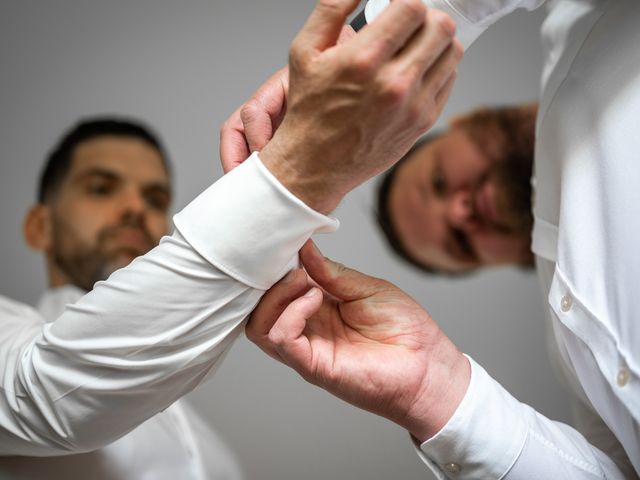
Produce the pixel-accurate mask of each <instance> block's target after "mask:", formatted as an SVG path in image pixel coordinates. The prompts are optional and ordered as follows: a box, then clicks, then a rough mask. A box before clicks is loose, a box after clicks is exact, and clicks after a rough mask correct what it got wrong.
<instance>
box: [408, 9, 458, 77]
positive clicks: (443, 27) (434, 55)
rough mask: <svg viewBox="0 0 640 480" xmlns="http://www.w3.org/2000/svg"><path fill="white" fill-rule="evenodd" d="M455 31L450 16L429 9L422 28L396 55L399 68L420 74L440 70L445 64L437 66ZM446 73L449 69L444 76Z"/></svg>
mask: <svg viewBox="0 0 640 480" xmlns="http://www.w3.org/2000/svg"><path fill="white" fill-rule="evenodd" d="M455 31H456V25H455V22H454V21H453V20H452V19H451V17H449V16H448V15H446V14H445V13H443V12H441V11H439V10H429V12H428V13H427V16H426V22H425V23H424V25H423V26H422V28H420V30H418V31H417V32H416V34H415V35H414V36H413V37H412V38H411V40H410V41H409V42H408V43H407V45H406V47H405V48H404V49H403V50H402V52H401V53H400V54H399V55H398V63H399V64H400V68H401V69H409V70H414V69H415V70H416V72H417V73H418V74H419V75H420V76H423V75H424V74H425V72H430V71H432V70H438V71H440V70H442V69H443V68H445V66H439V67H438V64H439V62H440V57H441V56H442V55H443V52H446V51H447V50H448V48H449V47H450V46H451V44H452V41H453V36H454V34H455ZM458 60H459V58H458ZM403 67H404V68H403ZM448 73H450V71H449V72H447V75H446V76H448ZM446 76H445V78H446Z"/></svg>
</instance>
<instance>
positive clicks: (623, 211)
mask: <svg viewBox="0 0 640 480" xmlns="http://www.w3.org/2000/svg"><path fill="white" fill-rule="evenodd" d="M387 3H388V0H370V2H369V4H368V5H367V7H366V8H367V10H366V13H367V20H372V19H373V18H374V16H375V15H376V14H377V13H378V12H379V11H380V10H381V9H382V8H384V6H385V5H386V4H387ZM426 3H427V4H429V5H431V6H433V7H436V8H439V9H442V10H445V11H446V12H447V13H449V14H450V15H451V16H452V17H453V18H454V19H455V20H456V22H457V25H458V35H459V37H460V38H461V39H462V41H463V43H464V44H465V46H468V45H469V44H470V43H471V42H472V41H473V40H474V39H475V38H476V37H477V36H478V35H479V34H480V33H482V31H483V30H484V29H486V28H487V27H488V26H489V25H490V24H491V23H493V22H495V21H496V20H498V19H499V18H501V17H502V16H504V15H506V14H508V13H510V12H511V11H513V10H514V9H516V8H519V7H525V8H530V9H531V8H535V7H536V6H538V5H539V4H540V3H542V2H541V1H538V0H475V1H472V0H426ZM542 38H543V44H544V48H545V65H544V70H543V73H542V85H541V87H542V93H541V101H540V109H539V113H538V121H537V139H536V155H535V156H536V163H535V171H536V175H535V176H536V178H535V202H534V205H535V206H534V218H535V223H534V230H533V244H532V248H533V251H534V253H535V254H536V261H537V264H538V271H539V275H540V280H541V284H542V286H543V292H545V294H546V295H547V301H548V305H549V315H550V320H551V322H552V325H553V332H554V337H555V343H556V348H557V350H558V351H559V354H560V357H561V359H562V363H563V369H564V370H565V371H566V372H568V374H569V376H570V378H572V381H571V382H570V384H571V385H573V386H574V390H575V393H576V395H578V396H579V397H580V398H581V405H582V409H583V417H586V416H589V415H591V417H590V419H589V421H585V422H583V423H584V424H589V425H586V427H585V434H586V435H587V437H585V436H584V435H583V434H581V433H579V432H578V431H576V430H574V429H573V428H571V427H569V426H567V425H564V424H561V423H558V422H553V421H551V420H549V419H548V418H546V417H544V416H543V415H541V414H539V413H538V412H536V411H535V410H533V409H532V408H530V407H529V406H527V405H525V404H522V403H520V402H519V401H517V400H516V399H515V398H513V397H512V396H511V395H510V394H509V393H508V392H507V391H506V390H504V389H503V388H502V387H501V386H500V385H499V384H498V383H497V382H495V381H494V380H493V379H492V378H491V377H490V376H489V375H488V374H487V373H486V372H485V371H484V370H483V369H482V368H481V367H480V366H479V365H477V364H476V363H475V362H473V361H472V360H471V365H472V376H471V384H470V386H469V389H468V391H467V393H466V395H465V397H464V399H463V401H462V403H461V405H460V406H459V408H458V409H457V411H456V412H455V414H454V416H453V417H452V418H451V420H450V421H449V422H448V423H447V425H445V427H444V428H443V429H442V431H440V432H439V433H438V434H436V435H435V436H434V437H433V438H431V439H429V440H428V441H426V442H424V443H423V444H422V445H421V447H420V448H421V451H422V456H423V459H424V460H425V462H426V463H427V464H428V465H429V466H430V467H431V469H432V471H433V472H434V473H435V474H436V476H437V477H438V478H446V477H449V478H461V479H462V478H464V479H480V478H482V479H500V478H506V479H547V478H554V479H555V478H563V479H564V478H571V479H574V478H575V479H582V478H584V479H592V478H593V479H596V478H602V479H604V478H608V479H613V478H616V479H618V478H636V477H637V472H640V381H639V374H640V313H639V312H640V295H639V294H638V292H639V290H638V289H639V285H640V247H639V245H640V244H639V243H638V242H639V240H638V239H639V238H640V188H639V187H638V183H639V182H640V161H638V152H639V151H640V135H638V132H637V129H638V125H639V124H640V60H639V59H640V54H639V53H638V48H640V3H638V2H637V1H634V0H603V1H599V0H591V1H584V0H563V1H557V2H554V3H553V5H552V6H551V8H550V12H549V15H548V17H547V19H546V20H545V23H544V25H543V28H542ZM590 412H597V415H594V414H592V413H590ZM598 416H599V417H600V419H601V420H600V419H598ZM611 432H613V434H611ZM596 445H597V446H598V447H599V448H597V447H596ZM602 450H605V451H604V452H603V451H602ZM625 453H626V454H625ZM634 469H635V472H634Z"/></svg>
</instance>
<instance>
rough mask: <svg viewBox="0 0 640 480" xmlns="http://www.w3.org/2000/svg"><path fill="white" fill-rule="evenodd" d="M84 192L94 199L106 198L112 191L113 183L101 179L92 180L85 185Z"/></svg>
mask: <svg viewBox="0 0 640 480" xmlns="http://www.w3.org/2000/svg"><path fill="white" fill-rule="evenodd" d="M85 188H86V192H87V193H88V194H89V195H92V196H95V197H106V196H108V195H111V193H113V190H114V185H113V182H110V181H108V180H103V179H93V180H91V181H89V182H87V184H86V187H85Z"/></svg>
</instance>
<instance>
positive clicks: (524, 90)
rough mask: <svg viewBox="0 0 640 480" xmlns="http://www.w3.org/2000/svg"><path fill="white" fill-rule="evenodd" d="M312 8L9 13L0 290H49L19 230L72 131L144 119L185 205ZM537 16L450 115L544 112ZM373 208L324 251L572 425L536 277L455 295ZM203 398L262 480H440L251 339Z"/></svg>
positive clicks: (103, 6)
mask: <svg viewBox="0 0 640 480" xmlns="http://www.w3.org/2000/svg"><path fill="white" fill-rule="evenodd" d="M313 5H314V2H313V0H297V1H293V0H271V1H256V0H252V1H249V0H218V1H209V2H205V1H195V0H194V1H182V2H177V1H173V2H169V1H166V0H163V1H159V0H135V1H122V0H119V1H114V0H111V1H108V2H98V1H87V0H52V1H48V2H34V1H30V0H2V3H1V4H0V119H1V124H0V158H1V164H0V165H1V170H0V172H1V174H0V218H2V228H1V229H0V243H1V244H2V247H3V251H2V255H1V257H0V271H1V272H2V275H0V293H2V294H3V295H7V296H10V297H13V298H16V299H19V300H22V301H25V302H34V301H35V300H36V298H37V297H38V295H39V293H40V292H41V290H42V289H43V288H44V286H45V282H44V270H43V262H42V260H41V258H40V257H38V256H37V255H34V254H33V253H31V252H29V251H28V250H27V249H26V247H25V246H24V245H23V242H22V237H21V222H22V215H23V214H24V212H25V210H26V208H27V207H28V206H29V204H30V203H31V202H32V200H33V197H34V190H35V179H36V176H37V174H38V171H39V168H40V166H41V163H42V160H43V157H44V155H45V153H46V152H47V151H48V150H49V149H50V147H51V146H52V144H53V142H54V141H55V140H56V139H57V138H58V137H59V135H60V133H61V132H62V130H64V129H66V128H67V127H68V126H69V125H70V124H71V123H72V122H74V121H75V120H76V119H77V118H78V117H80V116H85V115H90V114H96V113H119V114H129V115H133V116H135V117H139V118H142V119H145V120H147V121H148V122H150V123H151V124H152V125H153V126H155V127H156V129H157V130H158V132H159V133H160V134H161V135H162V137H163V138H164V140H165V141H166V144H167V146H168V150H169V152H170V155H171V157H172V159H173V161H174V163H175V165H176V170H177V175H176V187H177V198H176V202H175V208H176V209H179V208H180V207H181V206H183V205H185V204H186V203H187V202H188V201H189V200H190V199H191V198H193V197H194V196H195V195H196V194H197V193H198V192H199V191H201V190H203V189H204V188H205V187H206V186H207V185H208V184H209V183H210V182H212V181H214V180H215V179H216V178H218V177H219V175H220V174H221V169H220V167H219V165H218V153H217V152H218V128H219V125H220V124H221V123H222V122H223V121H224V119H225V118H226V117H227V116H228V115H229V114H230V113H231V112H232V111H233V110H234V109H235V108H236V107H237V106H238V105H239V104H240V103H241V102H242V101H243V100H244V99H246V98H247V97H248V95H249V94H250V93H251V92H252V91H253V90H254V89H255V88H256V87H257V86H258V85H259V84H260V83H261V81H262V80H263V79H265V78H266V77H267V76H268V75H270V74H271V73H272V72H273V71H275V70H276V69H277V68H278V67H280V66H281V65H283V64H284V62H285V61H286V52H287V47H288V44H289V42H290V40H291V39H292V37H293V35H294V34H295V32H296V31H297V30H298V28H299V27H300V26H301V25H302V23H303V21H304V19H305V18H306V17H307V15H308V13H309V12H310V11H311V9H312V8H313ZM543 16H544V12H543V11H537V12H534V13H516V14H514V15H512V16H511V17H510V18H508V19H506V20H503V21H502V22H500V23H499V24H498V25H496V26H495V27H494V28H492V29H491V30H490V31H489V32H488V33H486V34H485V35H484V36H483V37H482V38H481V39H480V40H478V41H477V42H476V44H475V45H474V46H473V47H472V48H471V49H470V50H469V51H468V52H467V54H466V57H465V59H464V60H463V62H462V66H461V68H460V74H459V80H458V82H457V86H456V88H455V90H454V93H453V96H452V98H451V101H450V103H449V106H448V108H447V110H446V111H445V114H444V118H446V117H447V116H449V115H451V114H454V113H458V112H462V111H465V110H467V109H469V108H472V107H474V106H477V105H478V104H495V103H510V102H518V101H528V100H531V99H534V98H536V96H537V91H538V79H539V72H540V68H541V52H540V45H539V40H538V30H539V25H540V22H541V20H542V18H543ZM371 210H372V185H371V183H370V184H367V185H365V186H363V187H362V188H360V189H359V190H357V191H356V192H354V193H352V194H351V196H350V197H349V198H348V199H347V200H346V201H345V202H344V204H343V205H342V206H341V207H340V208H339V210H338V211H337V212H336V215H337V217H339V218H340V220H341V221H342V227H341V229H340V231H339V232H338V233H336V234H334V235H331V236H324V237H321V238H319V239H318V241H319V243H320V245H321V247H322V248H323V250H324V251H325V253H326V254H328V255H329V256H332V257H334V258H335V259H338V260H340V261H341V262H343V263H345V264H347V265H349V266H352V267H355V268H357V269H359V270H362V271H364V272H367V273H370V274H373V275H376V276H381V277H384V278H387V279H389V280H391V281H393V282H395V283H396V284H398V285H399V286H400V287H402V288H403V289H405V290H406V291H407V292H409V293H410V294H411V295H412V296H413V297H414V298H416V299H417V300H418V301H420V302H421V303H422V304H423V305H424V306H425V307H427V308H428V309H429V311H430V312H431V313H432V315H433V316H434V317H435V318H436V319H437V320H438V321H439V322H440V323H441V325H442V326H443V328H444V330H445V331H446V332H447V333H448V334H449V335H450V336H451V338H452V339H453V340H454V341H455V342H456V343H457V344H458V345H459V347H460V348H461V349H462V350H463V351H465V352H467V353H469V354H470V355H472V356H473V357H474V358H475V359H476V360H478V361H479V362H480V363H481V364H483V365H484V366H485V368H486V369H487V370H488V371H489V372H490V373H491V374H492V375H494V377H495V378H497V379H498V380H499V381H501V382H502V383H503V385H505V386H506V387H507V388H508V389H509V390H510V391H511V392H512V393H513V394H514V395H515V396H516V397H518V398H519V399H521V400H523V401H526V402H528V403H529V404H531V405H533V406H534V407H535V408H537V409H539V410H540V411H542V412H544V413H545V414H547V415H549V416H551V417H553V418H556V419H566V418H567V417H568V409H567V406H566V396H565V393H564V390H563V388H562V386H561V385H559V384H558V383H557V382H556V381H555V380H554V378H553V375H552V373H551V370H550V366H549V362H548V361H547V358H546V351H545V346H544V334H545V329H544V321H543V318H544V311H543V307H542V300H541V296H540V293H539V291H538V288H537V282H536V279H535V276H534V275H532V274H529V273H524V272H521V271H515V270H512V269H499V270H493V271H490V272H486V273H483V274H481V275H477V276H474V277H472V278H469V279H465V280H459V281H451V280H443V279H437V278H428V277H425V276H422V275H420V274H417V273H416V272H413V271H411V270H409V269H408V268H407V267H405V266H404V265H402V264H400V263H399V262H398V261H396V260H395V259H393V258H392V257H391V256H390V255H389V254H388V253H387V252H386V251H385V249H384V248H383V245H382V242H381V240H380V239H379V238H378V236H377V232H376V230H375V229H374V226H373V224H372V222H371V219H370V216H371V215H370V212H371ZM0 368H2V367H0ZM191 398H192V399H193V401H194V402H195V403H196V404H197V406H198V407H199V408H200V410H201V411H202V412H203V414H204V415H205V416H206V417H207V418H208V419H209V420H211V422H213V423H214V424H215V426H216V427H217V429H218V430H219V431H220V432H221V433H222V434H223V435H224V437H225V438H226V439H227V440H228V442H229V443H230V444H231V446H232V447H233V449H234V450H235V451H236V452H237V455H238V457H239V459H240V460H241V462H242V464H243V466H244V469H245V471H246V473H247V476H248V478H250V479H284V480H288V479H306V480H313V479H322V480H324V479H327V478H331V479H369V480H375V479H380V480H383V479H389V478H398V479H399V478H402V479H421V478H431V474H430V473H428V471H427V470H426V468H425V467H424V466H423V465H422V464H421V461H420V460H419V458H418V457H417V456H416V455H415V453H414V452H413V448H412V445H411V443H410V442H409V438H408V435H407V434H406V432H404V431H403V430H402V429H400V428H399V427H396V426H395V425H393V424H391V423H389V422H387V421H385V420H382V419H379V418H376V417H374V416H373V415H370V414H368V413H365V412H360V411H358V410H356V409H355V408H352V407H350V406H348V405H346V404H344V403H342V402H340V401H338V400H335V399H333V398H332V397H330V396H329V395H328V394H325V393H324V392H323V391H321V390H319V389H317V388H315V387H312V386H309V385H307V384H305V383H304V382H303V381H302V380H300V379H299V378H298V377H297V376H296V375H295V374H294V373H293V372H291V371H289V370H288V369H286V368H285V367H282V366H280V365H278V364H276V363H275V362H274V361H272V360H271V359H269V358H268V357H266V356H264V355H263V354H262V353H261V352H260V351H258V349H257V348H255V347H254V346H253V345H251V344H249V343H248V342H247V341H246V340H245V339H244V338H243V339H241V340H239V341H238V342H236V344H235V345H234V347H233V348H232V350H231V352H230V354H229V355H228V357H227V359H226V360H225V362H224V364H223V365H222V367H221V368H220V370H219V371H218V373H217V374H216V375H215V376H214V378H213V379H212V380H211V381H210V382H209V383H208V384H206V385H204V386H202V387H201V388H200V389H199V390H198V391H196V392H195V393H194V394H192V395H191ZM505 434H508V432H505Z"/></svg>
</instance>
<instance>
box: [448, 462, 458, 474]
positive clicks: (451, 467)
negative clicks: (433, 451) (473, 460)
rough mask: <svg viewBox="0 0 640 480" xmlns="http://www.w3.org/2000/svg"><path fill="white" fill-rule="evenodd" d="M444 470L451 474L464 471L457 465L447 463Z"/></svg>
mask: <svg viewBox="0 0 640 480" xmlns="http://www.w3.org/2000/svg"><path fill="white" fill-rule="evenodd" d="M444 469H445V470H446V471H447V472H449V473H454V474H455V473H460V472H461V471H462V467H461V466H460V465H458V464H457V463H447V464H446V465H445V466H444Z"/></svg>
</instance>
